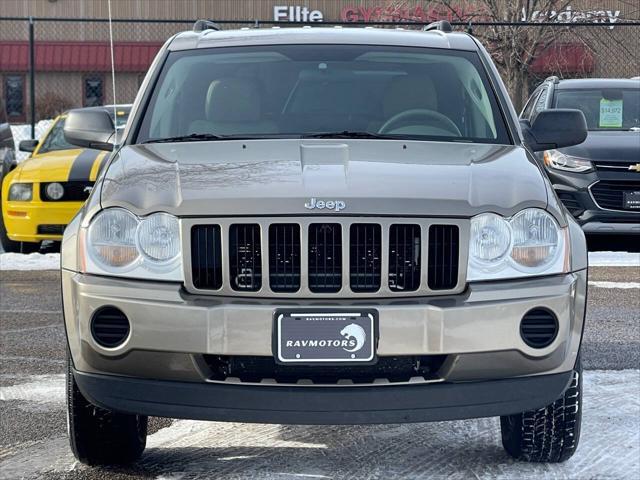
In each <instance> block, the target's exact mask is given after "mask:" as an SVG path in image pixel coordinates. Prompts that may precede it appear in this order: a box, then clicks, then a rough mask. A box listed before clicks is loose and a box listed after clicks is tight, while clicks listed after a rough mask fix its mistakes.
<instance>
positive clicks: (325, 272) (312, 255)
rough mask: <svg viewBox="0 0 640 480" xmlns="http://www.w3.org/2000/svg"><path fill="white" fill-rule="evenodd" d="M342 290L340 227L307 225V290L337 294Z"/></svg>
mask: <svg viewBox="0 0 640 480" xmlns="http://www.w3.org/2000/svg"><path fill="white" fill-rule="evenodd" d="M341 288H342V226H341V225H340V224H339V223H312V224H311V225H309V290H311V291H312V292H314V293H326V292H338V291H339V290H340V289H341Z"/></svg>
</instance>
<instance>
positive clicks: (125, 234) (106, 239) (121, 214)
mask: <svg viewBox="0 0 640 480" xmlns="http://www.w3.org/2000/svg"><path fill="white" fill-rule="evenodd" d="M138 223H139V222H138V219H137V217H136V216H135V215H133V214H132V213H129V212H128V211H126V210H123V209H121V208H111V209H108V210H104V211H102V212H100V213H99V214H98V215H96V217H95V218H94V219H93V221H92V222H91V225H90V226H89V232H88V235H87V243H88V245H87V246H88V247H89V248H88V251H89V253H90V255H91V257H92V259H93V260H95V261H96V263H98V264H99V265H100V266H102V267H105V268H106V269H107V271H109V270H113V271H116V270H118V269H123V268H126V267H128V266H131V265H132V264H133V263H134V262H135V261H136V260H138V258H139V257H140V253H139V252H138V249H137V248H136V230H137V229H138Z"/></svg>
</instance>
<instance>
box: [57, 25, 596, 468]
mask: <svg viewBox="0 0 640 480" xmlns="http://www.w3.org/2000/svg"><path fill="white" fill-rule="evenodd" d="M446 30H448V29H447V28H446V25H444V24H442V23H440V24H439V25H438V26H437V27H436V28H430V29H428V31H400V30H389V29H364V28H362V29H358V28H353V29H346V28H345V29H339V28H322V27H320V28H315V27H314V28H290V29H289V28H287V29H255V30H245V31H217V30H216V29H215V28H213V27H212V26H211V25H209V24H207V23H206V22H199V23H197V24H196V28H194V31H192V32H185V33H180V34H178V35H176V36H174V37H173V38H171V39H170V40H168V41H167V42H166V44H165V45H164V46H163V47H162V49H161V51H160V52H159V54H158V56H157V58H156V59H155V61H154V63H153V65H152V67H151V68H150V71H149V73H148V74H147V76H146V78H145V80H144V83H143V85H142V87H141V89H140V93H139V95H138V97H137V99H136V101H135V105H134V107H133V109H132V112H131V117H130V121H129V124H128V126H127V128H126V131H125V132H124V134H123V135H122V138H121V139H120V141H119V142H118V145H117V146H116V147H114V146H113V145H112V143H110V142H112V140H111V139H112V138H113V137H112V133H113V125H112V123H111V118H110V117H109V115H107V114H106V113H104V112H98V111H85V112H81V111H77V112H72V113H71V114H70V115H69V117H68V119H67V123H66V127H65V135H66V137H67V139H68V140H69V141H71V142H72V143H75V144H77V145H80V146H85V147H92V148H102V149H105V150H111V149H112V148H113V149H114V152H113V154H112V156H111V159H110V161H109V164H108V166H107V167H106V168H105V169H104V170H103V173H102V174H101V177H100V179H99V180H98V181H97V182H96V185H95V188H94V190H93V192H92V194H91V196H90V198H89V200H88V202H87V204H86V205H85V207H84V208H83V210H82V211H81V212H80V213H79V215H78V216H77V217H76V218H75V219H74V221H73V222H72V223H71V224H70V225H69V227H68V228H67V230H66V232H65V236H64V244H63V247H62V290H63V297H64V314H65V324H66V332H67V338H68V347H69V361H68V365H69V367H68V377H67V378H68V389H67V390H68V412H69V434H70V439H71V447H72V449H73V452H74V454H75V455H76V456H77V458H78V459H79V460H80V461H82V462H85V463H89V464H103V463H114V462H119V463H123V462H130V461H134V460H135V459H137V458H138V457H139V456H140V455H141V453H142V451H143V449H144V447H145V438H146V433H147V415H153V416H166V417H178V418H191V419H202V420H217V421H231V422H263V423H285V424H364V423H396V422H425V421H432V420H447V419H449V420H453V419H463V418H472V417H483V416H500V417H501V428H502V442H503V445H504V447H505V449H506V450H507V452H508V453H509V454H510V455H512V456H513V457H515V458H517V459H521V460H526V461H544V462H558V461H564V460H566V459H567V458H569V457H570V456H571V455H572V454H573V453H574V451H575V449H576V447H577V444H578V437H579V432H580V419H581V389H582V379H581V365H580V343H581V337H582V330H583V322H584V315H585V302H586V291H587V254H586V248H585V240H584V236H583V233H582V231H581V230H580V227H579V226H578V225H577V224H576V222H575V221H574V220H573V218H572V217H571V215H569V214H568V213H567V212H566V210H565V209H564V208H563V207H562V206H561V204H560V203H559V201H558V199H557V197H556V195H555V193H554V191H553V189H552V187H551V185H550V183H549V181H548V179H547V177H546V176H545V173H544V172H543V171H541V169H540V167H539V166H538V164H537V162H536V161H535V159H534V157H533V155H532V152H533V151H539V150H543V149H549V148H560V147H562V146H567V145H570V144H576V143H580V142H581V141H582V140H584V138H585V136H586V127H585V121H584V117H583V115H582V113H581V112H579V111H576V110H549V111H544V112H541V113H540V114H539V115H538V116H537V117H536V119H535V122H534V123H533V124H528V123H522V124H520V123H519V122H518V117H517V115H516V113H515V111H514V109H513V107H512V105H511V103H510V101H509V98H508V96H507V92H506V90H505V87H504V85H503V84H502V82H501V80H500V78H499V76H498V74H497V71H496V69H495V67H494V65H493V63H492V62H491V59H490V57H489V55H488V54H487V52H486V51H485V49H484V48H483V47H482V46H481V45H480V44H479V43H478V41H477V40H476V39H475V38H473V37H472V36H469V35H466V34H462V33H450V32H447V31H446Z"/></svg>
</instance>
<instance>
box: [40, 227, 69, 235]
mask: <svg viewBox="0 0 640 480" xmlns="http://www.w3.org/2000/svg"><path fill="white" fill-rule="evenodd" d="M65 228H67V226H66V225H38V230H37V231H38V234H39V235H62V234H63V233H64V229H65Z"/></svg>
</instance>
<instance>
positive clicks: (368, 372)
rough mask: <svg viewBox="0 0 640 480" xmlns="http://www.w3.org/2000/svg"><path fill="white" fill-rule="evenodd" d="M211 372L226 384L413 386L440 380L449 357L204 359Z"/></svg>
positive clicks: (211, 376)
mask: <svg viewBox="0 0 640 480" xmlns="http://www.w3.org/2000/svg"><path fill="white" fill-rule="evenodd" d="M203 358H204V361H205V362H206V364H207V365H208V367H209V369H210V377H209V378H210V379H211V380H213V381H219V382H220V381H226V380H227V379H229V378H234V379H237V380H238V381H240V382H243V383H262V382H263V381H264V380H269V381H270V382H271V383H265V385H269V384H271V385H272V384H274V383H276V384H278V383H279V384H296V383H298V382H305V383H306V384H307V385H308V382H312V383H313V384H317V385H338V384H339V382H341V381H342V382H344V381H345V380H348V381H351V382H353V383H354V384H374V383H376V381H377V380H380V379H385V380H387V382H382V383H383V384H384V383H397V382H409V381H411V380H412V379H414V378H416V377H422V378H423V379H424V380H428V379H434V378H437V374H438V370H439V369H440V368H441V367H442V364H443V363H444V361H445V360H446V358H447V357H446V355H428V356H396V357H379V358H378V361H377V362H376V363H375V364H374V365H354V366H351V365H341V366H332V365H323V366H322V368H318V367H317V366H311V367H309V366H305V365H280V364H277V363H276V362H275V360H274V358H273V357H259V356H221V355H203Z"/></svg>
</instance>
